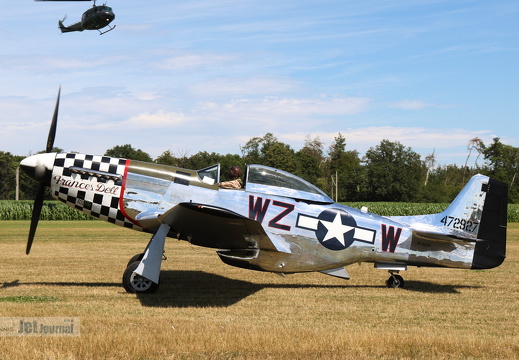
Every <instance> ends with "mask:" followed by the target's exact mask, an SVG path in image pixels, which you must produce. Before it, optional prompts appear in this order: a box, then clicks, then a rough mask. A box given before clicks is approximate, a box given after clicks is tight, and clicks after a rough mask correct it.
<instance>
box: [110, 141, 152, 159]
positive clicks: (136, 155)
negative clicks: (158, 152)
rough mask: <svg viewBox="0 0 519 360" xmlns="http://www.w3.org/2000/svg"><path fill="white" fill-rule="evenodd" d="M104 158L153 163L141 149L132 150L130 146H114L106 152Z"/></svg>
mask: <svg viewBox="0 0 519 360" xmlns="http://www.w3.org/2000/svg"><path fill="white" fill-rule="evenodd" d="M105 156H112V157H118V158H124V159H130V160H138V161H145V162H153V160H152V158H151V157H150V156H149V155H148V153H145V152H144V151H142V150H141V149H134V148H133V147H132V146H131V145H130V144H126V145H117V146H114V147H113V148H111V149H108V150H106V152H105Z"/></svg>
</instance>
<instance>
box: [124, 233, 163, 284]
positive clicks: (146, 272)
mask: <svg viewBox="0 0 519 360" xmlns="http://www.w3.org/2000/svg"><path fill="white" fill-rule="evenodd" d="M169 229H170V226H169V225H168V224H165V223H162V224H161V225H160V227H159V229H158V230H157V232H156V233H155V234H154V235H153V236H152V238H151V240H150V242H149V243H148V246H147V247H146V250H145V251H144V253H142V254H137V255H135V256H133V257H132V258H131V259H130V261H129V262H128V266H127V267H126V270H125V271H124V274H123V286H124V289H125V290H126V291H127V292H129V293H132V294H145V293H152V292H155V291H156V290H157V289H158V287H159V278H160V266H161V263H162V259H163V258H164V257H163V254H164V242H165V240H166V236H167V235H168V232H169Z"/></svg>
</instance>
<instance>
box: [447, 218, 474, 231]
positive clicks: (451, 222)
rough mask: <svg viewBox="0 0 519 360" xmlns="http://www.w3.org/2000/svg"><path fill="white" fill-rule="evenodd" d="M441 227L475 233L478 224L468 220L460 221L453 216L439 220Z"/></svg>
mask: <svg viewBox="0 0 519 360" xmlns="http://www.w3.org/2000/svg"><path fill="white" fill-rule="evenodd" d="M441 223H442V224H443V226H447V227H451V228H453V229H456V230H463V231H468V232H476V229H477V228H478V225H479V223H476V222H472V221H470V220H465V219H461V218H458V217H454V216H445V217H443V219H441Z"/></svg>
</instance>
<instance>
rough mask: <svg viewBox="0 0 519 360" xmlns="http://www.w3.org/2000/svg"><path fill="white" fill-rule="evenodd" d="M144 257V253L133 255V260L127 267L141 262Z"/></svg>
mask: <svg viewBox="0 0 519 360" xmlns="http://www.w3.org/2000/svg"><path fill="white" fill-rule="evenodd" d="M143 257H144V253H140V254H137V255H133V256H132V257H131V259H130V260H129V261H128V264H126V266H127V267H128V266H130V265H131V264H132V263H134V262H136V261H141V260H142V258H143Z"/></svg>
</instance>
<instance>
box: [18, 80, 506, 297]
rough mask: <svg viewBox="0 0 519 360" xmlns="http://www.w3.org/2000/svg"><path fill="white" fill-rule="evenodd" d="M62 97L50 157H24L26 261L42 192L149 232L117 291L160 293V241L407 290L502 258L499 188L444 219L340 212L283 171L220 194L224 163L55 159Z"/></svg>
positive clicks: (256, 264)
mask: <svg viewBox="0 0 519 360" xmlns="http://www.w3.org/2000/svg"><path fill="white" fill-rule="evenodd" d="M60 92H61V89H60V91H59V92H58V97H57V100H56V107H55V110H54V116H53V118H52V122H51V128H50V131H49V136H48V140H47V146H46V152H45V153H42V154H37V155H33V156H30V157H27V158H25V159H23V160H22V161H21V163H20V167H21V168H22V170H23V171H24V172H25V173H26V174H27V175H29V176H30V177H31V178H33V179H34V180H36V181H37V182H38V183H39V189H38V194H37V196H36V200H35V205H34V210H33V215H32V219H31V227H30V232H29V238H28V242H27V249H26V253H27V254H29V252H30V249H31V246H32V243H33V240H34V236H35V232H36V227H37V224H38V219H39V215H40V212H41V207H42V204H43V196H44V193H45V188H46V187H49V188H50V190H51V194H52V196H53V197H54V198H55V199H57V200H59V201H61V202H63V203H65V204H67V205H68V206H71V207H73V208H75V209H77V210H79V211H82V212H84V213H87V214H89V215H91V216H93V217H96V218H99V219H101V220H104V221H108V222H110V223H113V224H115V225H119V226H122V227H126V228H130V229H133V230H137V231H144V232H147V233H150V234H151V239H150V241H149V243H148V245H147V246H146V247H145V249H144V251H143V252H142V253H140V254H137V255H135V256H134V257H132V258H131V259H130V260H129V261H128V264H127V268H126V270H125V271H124V273H123V277H122V285H123V287H124V288H125V290H126V291H127V292H129V293H134V294H144V293H152V292H154V291H156V290H157V289H158V287H159V284H160V269H161V262H162V259H163V252H164V244H165V240H166V238H177V239H180V240H185V241H188V242H190V243H191V244H194V245H198V246H203V247H208V248H214V249H216V253H217V255H218V256H219V257H220V259H221V260H222V261H223V262H224V263H226V264H229V265H232V266H237V267H240V268H246V269H252V270H259V271H268V272H272V273H277V274H281V275H283V274H290V273H299V272H321V273H324V274H327V275H332V276H336V277H339V278H344V279H349V278H350V276H349V274H348V272H347V271H346V269H345V267H346V266H348V265H351V264H353V263H362V262H367V263H373V264H374V267H375V268H377V269H382V270H387V271H388V272H389V274H390V277H389V279H388V280H387V281H386V285H387V286H388V287H390V288H399V287H403V286H404V279H403V278H402V276H400V275H399V272H400V271H404V270H407V269H408V267H409V266H417V267H444V268H459V269H490V268H494V267H497V266H499V265H500V264H501V263H502V262H503V261H504V259H505V255H506V227H507V194H508V186H507V184H506V183H503V182H501V181H498V180H495V179H492V178H490V177H488V176H484V175H475V176H474V177H472V178H471V179H470V181H469V182H468V183H467V184H466V186H465V187H464V188H463V189H462V191H461V192H460V193H459V194H458V196H457V197H456V198H455V199H454V201H453V202H452V203H451V204H450V205H449V206H448V207H447V209H446V210H444V211H443V212H441V213H438V214H430V215H419V216H390V217H387V216H380V215H376V214H372V213H369V212H368V211H367V209H366V208H362V209H356V208H351V207H348V206H344V205H341V204H338V203H335V202H334V201H333V200H332V199H331V198H330V197H328V195H326V194H325V193H324V192H323V191H322V190H320V189H318V188H317V187H315V186H314V185H312V184H310V183H309V182H307V181H305V180H303V179H301V178H299V177H297V176H295V175H293V174H290V173H288V172H285V171H283V170H279V169H275V168H272V167H268V166H264V165H258V164H251V165H248V166H247V168H246V172H245V182H244V183H245V184H244V187H243V188H241V189H224V188H221V187H220V186H219V182H220V165H219V164H216V165H213V166H210V167H207V168H204V169H200V170H189V169H183V168H178V167H173V166H166V165H159V164H155V163H146V162H141V161H134V160H129V159H120V158H115V157H108V156H99V155H89V154H78V153H66V152H60V153H55V152H51V151H52V147H53V143H54V138H55V134H56V125H57V117H58V115H57V114H58V107H59V99H60Z"/></svg>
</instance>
